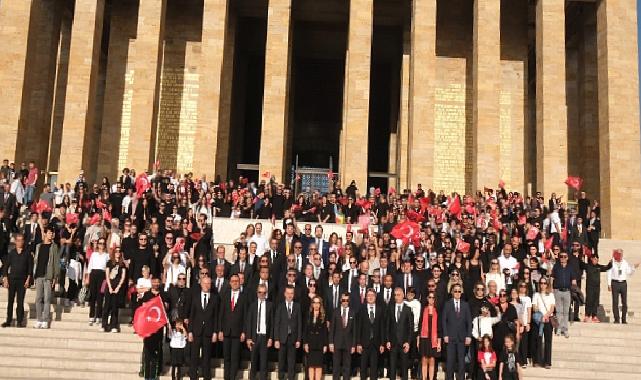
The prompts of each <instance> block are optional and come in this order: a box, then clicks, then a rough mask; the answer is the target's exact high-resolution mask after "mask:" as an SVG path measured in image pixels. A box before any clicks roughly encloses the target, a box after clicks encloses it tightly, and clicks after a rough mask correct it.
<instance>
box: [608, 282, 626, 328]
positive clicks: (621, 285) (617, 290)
mask: <svg viewBox="0 0 641 380" xmlns="http://www.w3.org/2000/svg"><path fill="white" fill-rule="evenodd" d="M619 296H621V314H623V315H622V318H621V319H619ZM612 313H613V314H614V321H615V322H619V321H620V320H623V322H625V320H626V317H627V315H628V283H627V282H625V281H623V282H616V281H612Z"/></svg>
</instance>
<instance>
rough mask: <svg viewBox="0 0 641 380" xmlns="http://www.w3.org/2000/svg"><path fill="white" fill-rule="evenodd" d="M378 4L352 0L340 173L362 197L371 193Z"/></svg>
mask: <svg viewBox="0 0 641 380" xmlns="http://www.w3.org/2000/svg"><path fill="white" fill-rule="evenodd" d="M373 27H374V1H373V0H351V1H350V7H349V31H348V40H347V56H346V58H345V93H344V95H343V96H344V99H345V101H344V105H343V130H342V131H341V140H342V141H341V143H342V145H343V146H342V147H341V157H340V163H341V165H340V168H339V170H340V174H341V180H342V184H343V186H348V185H349V184H350V183H351V181H352V180H354V181H356V186H357V187H358V188H359V190H360V192H361V194H365V193H366V192H367V148H368V147H367V145H368V141H369V140H368V128H369V91H370V68H371V62H372V31H373Z"/></svg>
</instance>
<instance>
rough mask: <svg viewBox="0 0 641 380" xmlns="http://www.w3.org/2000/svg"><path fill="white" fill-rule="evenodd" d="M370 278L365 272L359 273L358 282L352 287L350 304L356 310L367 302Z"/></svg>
mask: <svg viewBox="0 0 641 380" xmlns="http://www.w3.org/2000/svg"><path fill="white" fill-rule="evenodd" d="M368 281H369V279H368V278H367V275H366V274H365V273H361V274H359V275H358V283H357V284H355V286H354V287H353V288H352V293H351V294H350V301H349V306H351V307H352V308H354V310H355V311H356V312H359V311H360V309H361V307H363V306H364V305H365V304H366V303H367V284H368ZM374 294H376V292H374Z"/></svg>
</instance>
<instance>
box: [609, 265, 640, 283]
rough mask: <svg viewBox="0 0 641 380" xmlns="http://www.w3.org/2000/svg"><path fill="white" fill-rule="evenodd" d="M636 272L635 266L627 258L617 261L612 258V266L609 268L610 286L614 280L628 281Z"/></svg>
mask: <svg viewBox="0 0 641 380" xmlns="http://www.w3.org/2000/svg"><path fill="white" fill-rule="evenodd" d="M632 274H634V266H632V265H630V264H629V263H628V262H627V261H626V260H625V259H621V261H619V262H617V261H614V260H612V268H610V269H608V272H607V275H608V286H610V285H611V284H612V281H615V282H619V281H627V280H628V277H630V276H632Z"/></svg>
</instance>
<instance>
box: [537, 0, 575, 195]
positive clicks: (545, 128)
mask: <svg viewBox="0 0 641 380" xmlns="http://www.w3.org/2000/svg"><path fill="white" fill-rule="evenodd" d="M565 69H566V68H565V0H538V2H537V4H536V190H537V191H541V192H543V196H544V197H545V198H546V199H547V198H549V197H550V195H551V193H556V194H557V195H560V194H567V193H568V187H567V186H566V185H565V184H564V181H565V179H566V178H567V175H568V146H567V145H568V141H567V140H568V123H567V104H566V88H565V86H566V83H565ZM566 199H567V198H566Z"/></svg>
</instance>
